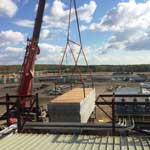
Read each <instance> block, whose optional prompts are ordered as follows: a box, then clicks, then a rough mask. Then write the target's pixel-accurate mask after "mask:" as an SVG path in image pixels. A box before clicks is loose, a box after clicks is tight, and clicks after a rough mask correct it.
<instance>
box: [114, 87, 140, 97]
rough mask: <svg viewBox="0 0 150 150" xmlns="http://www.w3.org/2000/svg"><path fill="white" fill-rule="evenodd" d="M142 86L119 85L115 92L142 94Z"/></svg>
mask: <svg viewBox="0 0 150 150" xmlns="http://www.w3.org/2000/svg"><path fill="white" fill-rule="evenodd" d="M140 92H141V90H140V87H118V88H117V89H116V91H115V94H131V95H132V94H140Z"/></svg>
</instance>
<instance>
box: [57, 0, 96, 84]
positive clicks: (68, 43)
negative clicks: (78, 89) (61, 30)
mask: <svg viewBox="0 0 150 150" xmlns="http://www.w3.org/2000/svg"><path fill="white" fill-rule="evenodd" d="M72 1H73V4H74V11H75V17H76V23H77V30H78V36H79V44H78V43H76V42H74V41H72V40H70V26H71V13H72V9H71V6H72ZM68 19H69V21H68V28H67V42H66V45H65V49H64V53H63V56H62V60H61V62H60V65H59V68H58V75H59V74H62V64H63V61H64V58H65V55H66V53H67V48H68V47H69V49H70V52H71V54H72V56H73V60H74V62H75V66H74V68H73V71H72V75H71V79H72V77H73V74H74V72H75V70H76V68H77V69H78V72H79V75H80V81H81V83H82V84H83V85H84V80H83V77H82V74H81V71H80V69H79V67H77V66H78V61H79V57H80V55H81V53H82V54H83V57H84V60H85V63H86V66H87V67H88V71H89V73H90V77H91V81H92V87H94V84H93V76H92V71H91V69H90V67H89V65H88V61H87V58H86V55H85V53H84V50H83V45H82V38H81V32H80V25H79V19H78V12H77V6H76V1H75V0H70V8H69V17H68ZM70 42H71V43H73V44H76V45H78V46H80V50H79V53H78V55H77V58H75V55H74V53H73V49H72V48H71V45H70Z"/></svg>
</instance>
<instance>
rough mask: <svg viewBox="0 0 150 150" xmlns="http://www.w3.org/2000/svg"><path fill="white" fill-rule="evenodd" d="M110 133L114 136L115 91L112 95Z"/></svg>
mask: <svg viewBox="0 0 150 150" xmlns="http://www.w3.org/2000/svg"><path fill="white" fill-rule="evenodd" d="M112 135H113V136H115V93H113V96H112Z"/></svg>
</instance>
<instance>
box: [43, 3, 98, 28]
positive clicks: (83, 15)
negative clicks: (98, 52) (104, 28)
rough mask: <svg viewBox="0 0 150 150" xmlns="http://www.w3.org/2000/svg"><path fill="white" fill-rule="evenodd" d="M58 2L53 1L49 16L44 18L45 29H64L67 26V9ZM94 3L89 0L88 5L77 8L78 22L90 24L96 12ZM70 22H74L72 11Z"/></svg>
mask: <svg viewBox="0 0 150 150" xmlns="http://www.w3.org/2000/svg"><path fill="white" fill-rule="evenodd" d="M66 7H67V6H66V5H65V4H64V3H63V2H62V1H60V0H54V2H53V4H52V7H51V9H50V16H49V15H46V16H44V21H45V23H46V25H47V27H53V28H61V29H64V28H66V27H67V25H68V16H69V9H67V8H66ZM96 7H97V5H96V2H95V1H93V0H91V1H90V2H89V3H88V4H83V5H82V6H80V7H78V8H77V11H78V16H79V20H80V21H84V22H85V23H90V22H91V21H92V18H93V14H94V13H95V10H96ZM71 18H72V21H74V20H75V13H74V9H72V17H71Z"/></svg>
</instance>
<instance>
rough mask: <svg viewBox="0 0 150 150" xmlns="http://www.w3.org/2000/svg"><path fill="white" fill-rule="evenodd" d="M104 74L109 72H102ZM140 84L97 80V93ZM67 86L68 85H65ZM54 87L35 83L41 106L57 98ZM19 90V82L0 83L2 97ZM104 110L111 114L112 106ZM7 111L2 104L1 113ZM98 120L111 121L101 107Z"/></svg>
mask: <svg viewBox="0 0 150 150" xmlns="http://www.w3.org/2000/svg"><path fill="white" fill-rule="evenodd" d="M102 74H103V75H105V74H107V75H108V73H102ZM43 84H44V85H45V87H43V88H40V87H41V85H43ZM137 85H139V83H131V82H123V81H122V82H121V81H105V82H95V89H96V95H97V96H98V95H99V94H104V93H105V94H111V93H113V92H114V90H115V89H116V88H117V87H118V86H130V87H135V86H137ZM65 86H66V85H65ZM69 86H70V85H68V88H66V89H65V90H64V92H66V91H68V90H70V88H69ZM51 88H54V83H51V82H40V83H34V93H39V104H40V106H43V107H45V108H47V104H48V102H49V101H50V100H52V99H53V98H55V96H50V95H49V94H48V90H49V89H51ZM17 91H18V85H17V84H5V85H0V97H3V96H5V95H6V93H8V94H10V95H16V94H17ZM0 101H5V98H0ZM102 108H103V109H104V110H107V113H108V114H109V115H110V116H111V108H110V107H109V106H105V107H102ZM4 111H6V106H0V115H2V114H3V113H4ZM96 122H99V123H105V122H110V119H109V118H108V117H107V116H106V115H105V114H104V113H103V112H102V111H100V110H99V108H96Z"/></svg>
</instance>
